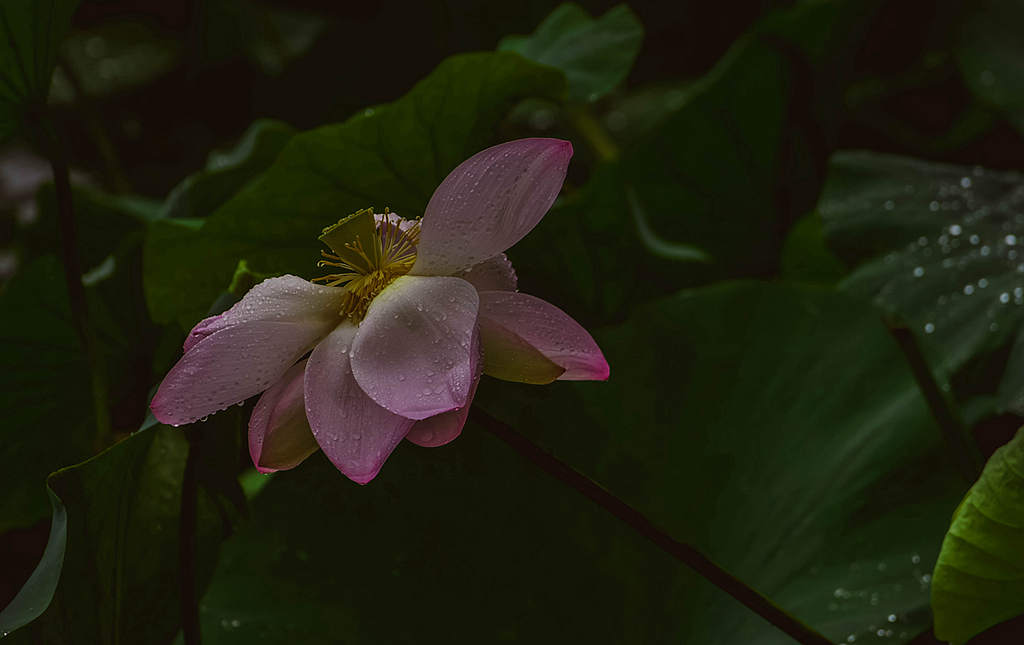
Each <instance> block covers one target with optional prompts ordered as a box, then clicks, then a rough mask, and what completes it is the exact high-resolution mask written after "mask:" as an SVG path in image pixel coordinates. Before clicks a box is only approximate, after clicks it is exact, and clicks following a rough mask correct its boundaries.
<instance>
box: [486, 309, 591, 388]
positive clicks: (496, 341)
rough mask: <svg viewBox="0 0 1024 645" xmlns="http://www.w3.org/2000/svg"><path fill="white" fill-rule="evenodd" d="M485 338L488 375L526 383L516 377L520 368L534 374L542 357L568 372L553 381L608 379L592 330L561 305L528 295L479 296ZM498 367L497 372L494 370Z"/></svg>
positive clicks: (526, 372) (524, 371)
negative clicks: (576, 319) (538, 359)
mask: <svg viewBox="0 0 1024 645" xmlns="http://www.w3.org/2000/svg"><path fill="white" fill-rule="evenodd" d="M480 340H481V342H482V343H483V347H484V373H485V374H490V375H492V376H497V377H498V378H506V379H507V380H513V381H523V380H524V379H523V378H515V377H516V376H517V373H516V366H517V365H518V366H520V367H521V369H522V370H523V373H525V374H531V373H533V372H531V370H534V371H536V368H537V365H536V363H537V362H538V361H537V354H539V355H542V356H543V357H544V358H545V359H546V360H548V361H550V362H551V363H553V364H554V365H557V366H558V367H559V368H560V369H562V370H564V372H562V373H561V374H560V375H557V376H556V377H554V378H558V379H560V380H563V381H591V380H593V381H604V380H606V379H607V378H608V374H609V368H608V363H607V361H605V359H604V355H603V354H602V353H601V349H600V348H599V347H598V346H597V343H595V342H594V339H593V337H591V335H590V334H589V333H587V330H586V329H583V327H581V326H580V324H579V323H578V322H576V321H575V320H573V319H572V318H571V317H570V316H569V315H568V314H566V313H565V312H564V311H562V310H561V309H559V308H558V307H555V306H554V305H552V304H549V303H547V302H545V301H543V300H541V299H540V298H535V297H533V296H528V295H526V294H525V293H517V292H513V291H484V292H481V293H480ZM531 350H532V351H531ZM517 353H518V354H519V356H516V355H515V354H517ZM510 365H511V366H512V367H511V368H509V366H510ZM495 366H497V367H498V369H492V368H494V367H495ZM495 372H497V373H495ZM509 377H512V378H509ZM525 382H528V383H533V382H541V381H532V380H526V381H525Z"/></svg>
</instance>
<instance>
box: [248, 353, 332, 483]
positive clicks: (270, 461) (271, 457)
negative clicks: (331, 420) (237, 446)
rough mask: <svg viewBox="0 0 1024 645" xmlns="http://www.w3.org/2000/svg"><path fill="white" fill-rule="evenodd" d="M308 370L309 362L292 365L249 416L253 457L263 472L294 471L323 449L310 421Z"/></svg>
mask: <svg viewBox="0 0 1024 645" xmlns="http://www.w3.org/2000/svg"><path fill="white" fill-rule="evenodd" d="M305 371H306V361H301V362H299V363H296V364H295V365H292V367H291V369H289V370H288V371H287V372H285V375H284V376H282V377H281V378H280V380H278V382H277V383H274V385H272V386H271V387H270V389H269V390H267V391H266V392H264V393H263V396H261V397H260V400H259V401H257V402H256V407H255V408H253V411H252V416H251V417H249V456H251V457H252V463H253V465H254V466H256V470H258V471H260V472H261V473H272V472H274V471H275V470H288V469H289V468H294V467H296V466H298V465H299V464H301V463H302V462H303V460H305V459H306V457H308V456H310V455H311V454H313V453H314V452H316V451H317V450H318V449H319V448H320V446H319V445H318V444H317V442H316V439H314V438H313V433H312V432H310V430H309V423H308V422H307V421H306V407H305V405H303V394H302V380H303V379H302V376H303V374H304V373H305Z"/></svg>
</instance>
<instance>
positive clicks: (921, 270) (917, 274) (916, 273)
mask: <svg viewBox="0 0 1024 645" xmlns="http://www.w3.org/2000/svg"><path fill="white" fill-rule="evenodd" d="M923 275H924V267H914V277H915V278H920V277H921V276H923Z"/></svg>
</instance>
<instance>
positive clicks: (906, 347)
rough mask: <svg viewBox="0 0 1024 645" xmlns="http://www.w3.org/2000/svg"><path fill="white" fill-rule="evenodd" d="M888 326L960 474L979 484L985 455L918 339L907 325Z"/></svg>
mask: <svg viewBox="0 0 1024 645" xmlns="http://www.w3.org/2000/svg"><path fill="white" fill-rule="evenodd" d="M887 327H888V329H889V333H890V334H891V335H892V337H893V339H895V341H896V344H897V345H899V346H900V349H901V350H902V351H903V356H904V357H905V358H906V359H907V365H909V366H910V371H911V373H913V375H914V380H915V381H917V386H918V388H919V389H920V390H921V394H922V395H923V396H924V400H925V403H927V404H928V409H929V410H930V411H931V413H932V418H934V419H935V423H936V424H937V425H938V426H939V429H940V430H942V434H943V436H944V437H945V438H946V443H947V445H948V446H949V449H950V451H951V452H952V453H953V454H954V455H955V458H956V462H957V466H958V467H959V469H960V474H961V475H963V476H964V478H965V479H966V480H967V481H969V482H972V483H973V482H975V481H977V479H978V477H979V476H980V475H981V469H982V468H983V467H984V465H985V462H984V460H983V459H982V456H981V452H980V451H979V450H978V446H977V444H976V443H975V442H974V440H973V438H972V437H971V432H970V429H969V428H967V426H965V425H964V422H963V419H962V418H961V417H960V414H959V413H958V412H957V409H956V407H955V405H954V403H953V402H952V401H951V400H950V397H949V396H948V395H947V394H946V393H945V392H943V391H942V389H941V388H940V387H939V384H938V383H937V382H936V381H935V375H934V374H933V373H932V370H931V367H929V366H928V361H927V359H925V357H924V354H923V353H922V352H921V348H920V346H918V344H917V338H916V337H915V336H914V333H913V332H912V331H910V329H908V328H907V327H906V326H905V325H891V324H887Z"/></svg>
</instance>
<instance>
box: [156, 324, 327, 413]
mask: <svg viewBox="0 0 1024 645" xmlns="http://www.w3.org/2000/svg"><path fill="white" fill-rule="evenodd" d="M328 331H330V328H329V327H328V328H325V327H324V325H323V324H322V323H320V322H319V321H309V322H306V323H298V322H290V323H289V322H268V321H256V322H251V323H246V324H242V325H235V326H234V327H228V328H226V329H222V330H220V331H218V332H217V333H215V334H213V335H212V336H207V337H205V338H203V339H202V340H200V341H199V342H198V343H196V344H194V345H193V346H192V347H191V348H190V349H189V351H188V353H187V354H185V355H184V356H183V357H182V358H181V360H179V361H178V362H177V364H175V366H174V367H172V368H171V371H169V372H168V373H167V376H165V377H164V380H163V382H162V383H160V388H159V389H158V390H157V392H156V396H154V397H153V402H152V403H150V408H151V409H152V410H153V416H155V417H156V418H157V420H159V421H160V422H161V423H166V424H169V425H174V426H177V425H182V424H184V423H192V422H193V421H196V420H198V419H202V418H205V417H207V416H209V415H211V414H213V413H214V412H218V411H220V410H224V409H226V408H227V407H228V406H230V405H232V404H234V403H238V402H240V401H244V400H246V399H247V398H249V397H250V396H254V395H256V394H259V393H260V392H262V391H263V390H265V389H267V388H268V387H270V386H271V385H272V384H273V383H274V382H276V381H277V380H278V379H280V378H281V377H282V376H284V373H285V372H287V371H288V368H289V367H291V366H292V365H294V364H295V361H297V360H299V358H301V357H302V355H303V354H305V353H306V352H308V351H309V350H310V348H311V347H312V346H313V345H314V344H316V342H317V341H318V340H319V339H320V338H322V337H323V336H324V334H326V333H327V332H328Z"/></svg>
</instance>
